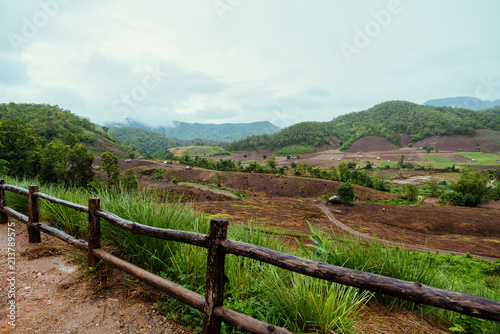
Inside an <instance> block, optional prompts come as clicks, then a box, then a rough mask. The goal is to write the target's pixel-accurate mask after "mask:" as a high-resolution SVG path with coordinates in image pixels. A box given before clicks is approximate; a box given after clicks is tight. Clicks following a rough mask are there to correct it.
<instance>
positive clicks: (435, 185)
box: [427, 178, 438, 197]
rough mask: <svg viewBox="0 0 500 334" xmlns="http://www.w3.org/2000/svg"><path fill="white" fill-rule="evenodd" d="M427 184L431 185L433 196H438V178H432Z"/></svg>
mask: <svg viewBox="0 0 500 334" xmlns="http://www.w3.org/2000/svg"><path fill="white" fill-rule="evenodd" d="M427 185H428V186H429V190H430V193H431V196H432V197H435V196H437V195H438V180H437V179H436V178H432V179H430V180H429V182H428V183H427Z"/></svg>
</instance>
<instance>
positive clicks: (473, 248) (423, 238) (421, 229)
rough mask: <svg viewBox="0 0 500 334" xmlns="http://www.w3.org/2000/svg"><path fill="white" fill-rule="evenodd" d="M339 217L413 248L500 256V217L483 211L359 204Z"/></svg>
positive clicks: (340, 210) (362, 229) (360, 228)
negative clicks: (419, 247) (422, 247)
mask: <svg viewBox="0 0 500 334" xmlns="http://www.w3.org/2000/svg"><path fill="white" fill-rule="evenodd" d="M334 215H335V218H336V219H338V220H339V221H340V222H342V223H344V224H346V225H348V226H350V227H351V228H353V229H356V230H358V231H362V232H365V233H370V234H375V235H377V236H378V237H380V238H384V239H387V240H392V241H394V242H403V243H405V244H409V245H417V246H427V247H429V248H434V249H441V250H448V251H455V252H469V253H472V254H476V255H483V256H489V257H499V254H500V215H499V214H498V211H496V210H489V209H481V208H461V207H450V206H448V207H439V206H436V205H429V206H428V205H423V206H410V207H406V206H395V205H382V204H373V203H356V204H354V205H352V206H351V207H349V208H345V209H344V208H338V209H337V211H335V213H334Z"/></svg>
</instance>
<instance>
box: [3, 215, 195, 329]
mask: <svg viewBox="0 0 500 334" xmlns="http://www.w3.org/2000/svg"><path fill="white" fill-rule="evenodd" d="M15 230H16V238H15V240H16V245H15V247H14V248H15V251H16V258H15V260H16V262H15V265H16V271H15V272H16V274H15V289H16V296H15V301H16V304H15V305H16V319H15V325H16V326H15V327H12V326H11V325H9V324H8V322H7V317H6V313H5V310H6V305H7V300H8V294H7V291H8V290H10V287H9V288H8V282H7V277H8V276H11V274H8V270H7V252H6V250H7V232H8V231H7V225H0V248H1V249H2V250H5V251H2V252H1V254H0V267H1V269H2V271H1V273H0V305H1V306H2V310H1V312H0V333H13V334H17V333H44V334H49V333H52V334H56V333H57V334H59V333H60V334H63V333H64V334H65V333H89V334H92V333H93V334H108V333H123V334H126V333H129V334H130V333H157V334H159V333H165V334H167V333H189V332H188V331H187V330H186V329H185V328H184V327H181V326H179V325H177V324H175V323H174V322H172V321H169V320H167V319H166V318H165V317H163V316H161V315H160V314H159V312H158V311H157V310H156V309H154V308H153V307H152V305H153V303H154V302H157V301H165V300H166V298H168V297H164V296H163V295H162V294H161V293H160V292H158V290H156V289H153V288H151V287H149V286H147V285H146V284H143V283H140V282H139V281H137V280H135V279H132V277H129V276H127V275H126V274H124V273H123V272H121V271H119V270H117V269H113V268H110V267H108V266H107V265H103V266H102V267H101V269H100V270H98V271H96V273H95V274H94V275H90V276H86V274H85V268H84V267H83V266H82V264H83V263H84V262H85V259H86V253H83V252H81V253H80V251H77V250H73V247H71V246H70V245H69V244H67V243H65V242H63V241H61V240H59V239H56V238H54V237H51V236H47V235H45V234H43V235H42V243H39V244H29V243H28V233H27V229H26V226H25V225H24V224H22V223H16V228H15ZM75 254H78V255H79V257H80V258H81V259H83V262H82V263H81V264H78V263H76V262H75V261H74V259H75V258H77V257H75ZM10 300H12V299H10Z"/></svg>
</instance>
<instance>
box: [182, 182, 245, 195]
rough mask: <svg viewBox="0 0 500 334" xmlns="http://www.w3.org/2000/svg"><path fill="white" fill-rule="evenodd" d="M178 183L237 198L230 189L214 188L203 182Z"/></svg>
mask: <svg viewBox="0 0 500 334" xmlns="http://www.w3.org/2000/svg"><path fill="white" fill-rule="evenodd" d="M179 184H180V185H184V186H188V187H193V188H196V189H201V190H205V191H209V192H212V193H214V194H219V195H225V196H228V197H231V198H238V196H236V195H235V194H233V193H232V192H230V191H227V190H222V189H214V188H211V187H209V186H205V185H203V184H198V183H191V182H179Z"/></svg>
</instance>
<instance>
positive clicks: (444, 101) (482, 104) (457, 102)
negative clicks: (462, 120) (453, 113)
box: [423, 96, 500, 111]
mask: <svg viewBox="0 0 500 334" xmlns="http://www.w3.org/2000/svg"><path fill="white" fill-rule="evenodd" d="M423 104H424V105H431V106H435V107H456V108H466V109H471V110H476V111H477V110H485V109H490V108H493V107H497V106H500V99H498V100H495V101H487V100H481V99H479V98H477V97H472V96H457V97H445V98H440V99H432V100H428V101H426V102H424V103H423Z"/></svg>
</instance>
